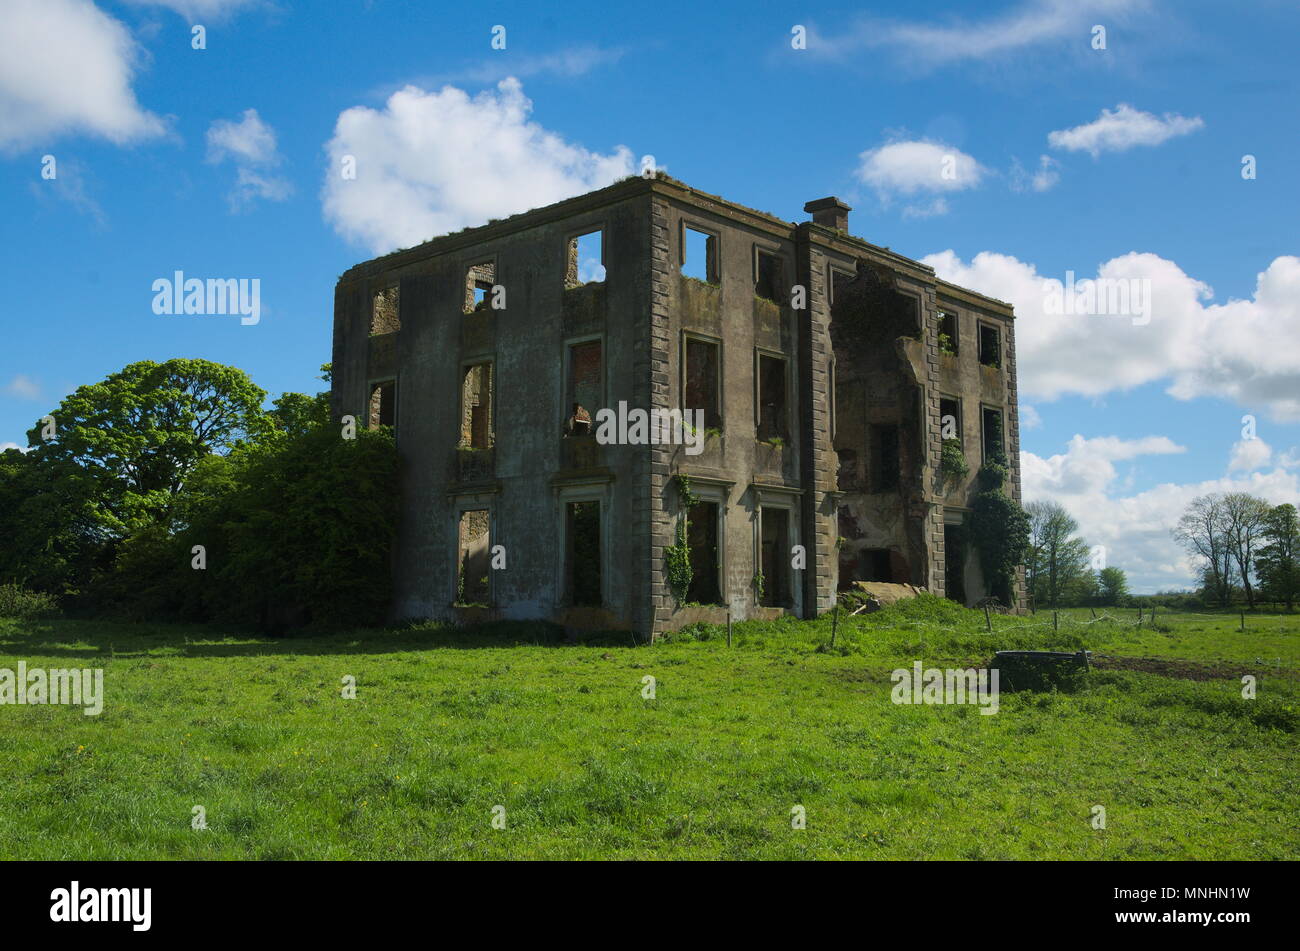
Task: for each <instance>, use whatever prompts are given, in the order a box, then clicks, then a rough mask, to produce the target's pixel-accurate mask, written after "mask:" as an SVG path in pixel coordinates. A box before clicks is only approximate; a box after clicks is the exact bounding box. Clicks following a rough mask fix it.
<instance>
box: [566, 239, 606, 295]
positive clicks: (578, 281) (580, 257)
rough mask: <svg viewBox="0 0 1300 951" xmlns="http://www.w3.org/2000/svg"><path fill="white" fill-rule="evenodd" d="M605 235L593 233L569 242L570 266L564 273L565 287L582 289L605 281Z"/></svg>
mask: <svg viewBox="0 0 1300 951" xmlns="http://www.w3.org/2000/svg"><path fill="white" fill-rule="evenodd" d="M604 239H605V233H604V232H603V231H591V232H588V233H587V234H581V235H578V237H576V238H573V239H572V240H571V241H570V242H569V260H568V266H567V267H566V268H565V272H564V286H565V287H566V288H570V287H581V286H582V285H583V284H594V283H597V282H599V281H603V280H604V279H605V240H604Z"/></svg>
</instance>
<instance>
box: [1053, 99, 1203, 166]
mask: <svg viewBox="0 0 1300 951" xmlns="http://www.w3.org/2000/svg"><path fill="white" fill-rule="evenodd" d="M1204 127H1205V122H1204V121H1203V120H1202V119H1201V117H1200V116H1194V117H1193V118H1191V119H1188V118H1186V117H1185V116H1180V115H1178V114H1176V113H1172V112H1166V113H1165V114H1164V115H1163V116H1157V115H1153V114H1152V113H1150V112H1142V111H1140V110H1138V109H1134V108H1133V107H1132V106H1130V105H1128V104H1127V103H1120V104H1119V105H1118V106H1117V107H1116V108H1115V110H1114V111H1111V110H1110V109H1102V110H1101V115H1100V116H1098V117H1097V118H1096V119H1094V120H1093V121H1092V122H1089V123H1086V124H1084V125H1079V126H1075V127H1074V128H1073V129H1061V130H1059V131H1056V132H1049V133H1048V134H1047V143H1048V144H1049V145H1050V146H1051V147H1052V148H1054V149H1066V150H1067V151H1070V152H1087V153H1089V154H1090V155H1091V156H1092V157H1093V158H1096V157H1097V156H1099V155H1100V154H1101V153H1102V152H1123V151H1126V150H1127V149H1131V148H1133V147H1134V146H1138V145H1159V144H1160V143H1162V142H1165V141H1168V140H1169V139H1172V138H1175V137H1176V136H1180V135H1189V134H1191V133H1193V132H1195V131H1197V130H1198V129H1203V128H1204Z"/></svg>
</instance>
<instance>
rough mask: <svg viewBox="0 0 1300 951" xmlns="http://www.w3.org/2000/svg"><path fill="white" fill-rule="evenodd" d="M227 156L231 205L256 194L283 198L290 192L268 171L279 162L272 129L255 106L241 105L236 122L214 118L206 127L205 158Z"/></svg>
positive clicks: (218, 160)
mask: <svg viewBox="0 0 1300 951" xmlns="http://www.w3.org/2000/svg"><path fill="white" fill-rule="evenodd" d="M227 160H229V161H231V162H233V163H234V165H235V169H236V180H235V189H234V191H233V192H231V195H230V203H231V206H232V208H235V209H236V210H238V209H240V208H244V207H246V206H247V205H248V204H250V203H251V202H253V201H254V200H256V199H258V198H265V199H267V200H268V201H283V200H284V199H286V198H288V197H289V195H290V194H292V193H293V186H292V185H290V184H289V182H288V181H287V180H286V179H284V178H281V177H279V176H277V175H275V174H274V173H273V172H272V169H274V168H275V167H276V166H277V165H279V164H280V162H281V158H280V153H279V151H278V149H277V147H276V142H275V131H274V130H273V129H272V128H271V127H270V126H269V125H267V124H266V123H265V122H263V121H262V118H261V117H260V116H259V115H258V114H257V110H256V109H245V110H244V114H243V115H242V116H241V117H240V119H239V121H238V122H232V121H230V120H228V119H218V120H217V121H215V122H213V123H212V125H211V126H209V127H208V161H209V162H212V163H213V164H219V163H221V162H224V161H227Z"/></svg>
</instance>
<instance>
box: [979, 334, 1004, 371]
mask: <svg viewBox="0 0 1300 951" xmlns="http://www.w3.org/2000/svg"><path fill="white" fill-rule="evenodd" d="M999 336H1000V335H999V334H998V328H997V327H990V326H989V325H988V324H980V363H982V364H984V366H986V367H1000V366H1002V345H1001V341H999V339H998V337H999Z"/></svg>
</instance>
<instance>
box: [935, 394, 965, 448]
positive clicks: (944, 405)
mask: <svg viewBox="0 0 1300 951" xmlns="http://www.w3.org/2000/svg"><path fill="white" fill-rule="evenodd" d="M939 438H940V439H955V440H957V443H958V445H960V444H961V442H962V438H961V409H960V406H959V404H958V402H957V401H956V400H949V399H940V400H939Z"/></svg>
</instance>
